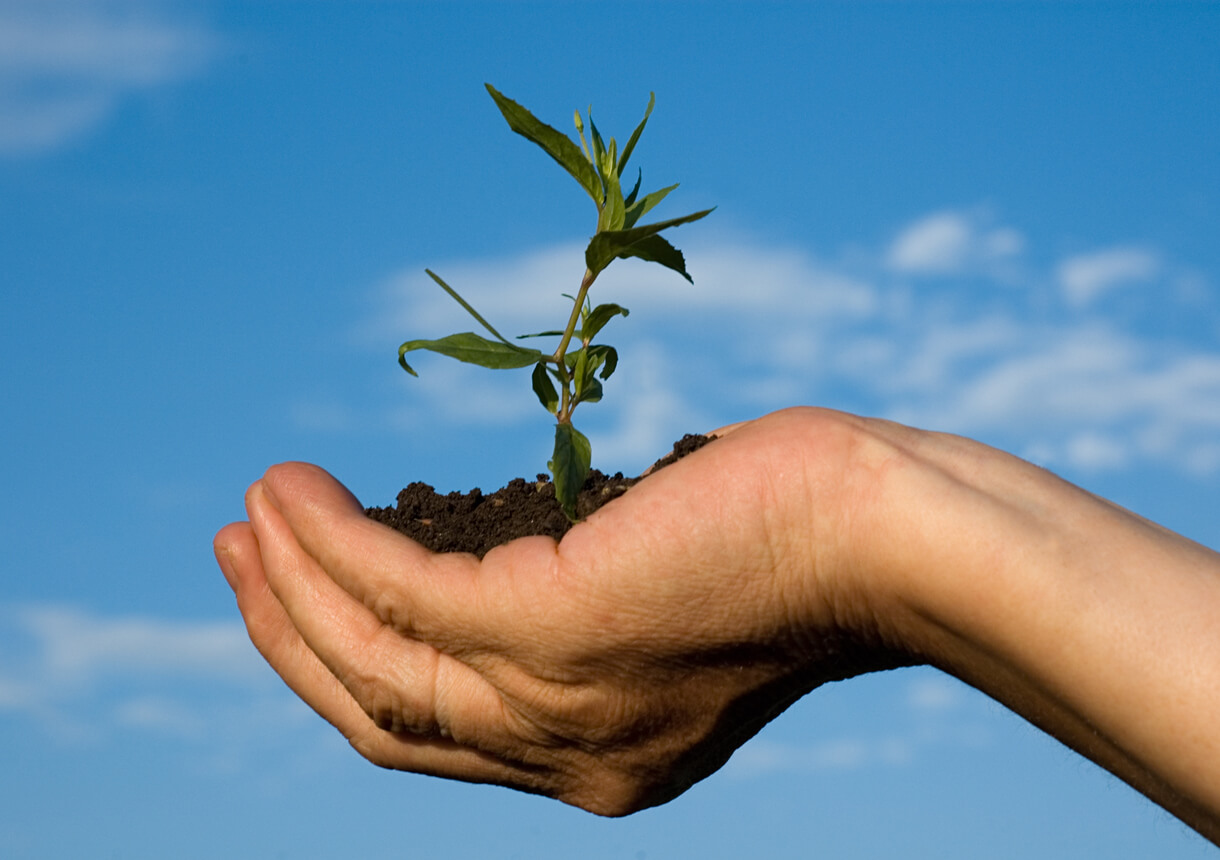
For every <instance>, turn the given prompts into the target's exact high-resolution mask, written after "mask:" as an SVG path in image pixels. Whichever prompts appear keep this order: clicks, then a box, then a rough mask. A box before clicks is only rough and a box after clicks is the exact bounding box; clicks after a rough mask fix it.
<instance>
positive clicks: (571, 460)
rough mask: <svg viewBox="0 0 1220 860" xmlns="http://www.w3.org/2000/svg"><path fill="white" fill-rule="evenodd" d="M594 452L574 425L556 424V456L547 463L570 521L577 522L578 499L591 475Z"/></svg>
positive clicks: (557, 493) (560, 501)
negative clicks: (590, 466) (590, 464)
mask: <svg viewBox="0 0 1220 860" xmlns="http://www.w3.org/2000/svg"><path fill="white" fill-rule="evenodd" d="M592 459H593V449H592V446H591V445H590V444H589V440H588V439H586V438H585V435H584V434H583V433H581V432H580V431H579V430H577V429H576V428H575V427H573V426H572V425H571V424H567V423H564V424H556V425H555V453H554V455H553V456H552V457H551V462H550V463H549V464H548V465H549V466H550V468H551V474H552V475H553V476H554V479H555V498H556V500H558V502H559V506H560V507H561V508H563V512H564V513H565V514H566V515H567V517H568V519H570V520H572V521H573V522H575V521H576V497H577V495H579V493H580V490H581V487H583V486H584V485H585V478H586V477H587V476H588V474H589V463H590V462H591V461H592Z"/></svg>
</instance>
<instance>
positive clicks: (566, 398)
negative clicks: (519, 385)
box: [551, 269, 597, 424]
mask: <svg viewBox="0 0 1220 860" xmlns="http://www.w3.org/2000/svg"><path fill="white" fill-rule="evenodd" d="M595 280H597V274H596V273H595V272H593V271H591V270H589V269H585V276H584V277H583V278H582V279H581V281H580V290H579V291H578V292H577V293H576V299H575V301H574V302H573V303H572V315H571V316H570V317H569V318H568V326H567V328H565V329H564V330H563V338H562V339H561V340H560V341H559V347H558V348H557V349H556V350H555V354H554V355H553V356H551V361H553V362H555V365H556V366H557V368H558V370H559V376H560V378H561V379H562V380H563V392H562V402H561V403H560V406H559V412H558V413H557V415H556V418H557V419H558V420H559V423H560V424H565V423H571V421H572V410H573V409H575V408H576V407H575V405H574V404H573V405H572V406H569V405H568V404H569V403H570V402H571V399H572V378H571V377H570V376H569V375H568V365H567V362H566V361H565V360H564V359H565V356H566V355H567V352H568V346H569V344H571V343H572V336H573V335H574V334H575V333H576V323H577V322H578V321H579V320H580V309H581V308H583V307H584V306H585V296H587V295H588V294H589V287H591V286H593V282H594V281H595Z"/></svg>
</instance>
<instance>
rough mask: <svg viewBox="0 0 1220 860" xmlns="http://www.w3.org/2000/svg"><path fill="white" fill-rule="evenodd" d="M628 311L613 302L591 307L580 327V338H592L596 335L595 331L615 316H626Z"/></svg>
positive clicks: (599, 329)
mask: <svg viewBox="0 0 1220 860" xmlns="http://www.w3.org/2000/svg"><path fill="white" fill-rule="evenodd" d="M629 313H630V311H628V310H627V309H626V308H625V307H623V306H622V305H616V304H613V303H610V304H604V305H598V306H597V307H595V308H594V309H593V311H592V312H591V313H590V314H589V316H588V317H587V318H586V319H585V320H584V323H583V324H582V325H581V327H580V339H581V340H592V339H593V338H595V337H597V333H598V332H599V331H601V330H602V328H603V327H604V326H605V325H606V323H608V322H610V320H612V319H614V317H616V316H627V315H628V314H629Z"/></svg>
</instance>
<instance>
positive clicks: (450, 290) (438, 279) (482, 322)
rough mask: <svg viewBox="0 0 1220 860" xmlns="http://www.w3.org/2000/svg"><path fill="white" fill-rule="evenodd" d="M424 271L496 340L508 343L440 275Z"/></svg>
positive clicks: (428, 270) (429, 270) (427, 270)
mask: <svg viewBox="0 0 1220 860" xmlns="http://www.w3.org/2000/svg"><path fill="white" fill-rule="evenodd" d="M424 271H425V272H427V273H428V276H429V277H431V278H432V280H434V281H436V282H437V283H438V284H440V286H441V289H443V290H444V291H445V292H447V293H448V294H449V295H450V296H452V297H453V300H454V301H455V302H457V303H458V304H459V305H461V306H462V307H463V308H465V309H466V313H468V314H470V315H471V316H472V317H474V318H475V319H476V320H478V321H479V324H480V325H482V326H483V328H485V329H487V330H488V331H489V332H491V333H492V334H493V335H495V336H496V339H497V340H499V341H500V342H501V343H508V341H507V340H505V338H504V336H503V335H502V334H500V333H499V332H498V331H496V330H495V329H494V328H493V327H492V325H491V323H489V322H488V321H487V320H485V319H483V317H481V316H479V312H478V311H476V310H475V309H474V308H472V307H471V306H470V304H469V303H468V302H467V301H466V300H465V299H464V298H462V297H461V296H459V295H458V292H457V290H455V289H454V288H453V287H451V286H449V285H448V284H446V283H445V282H444V281H442V280H441V277H440V275H438V274H436V272H434V271H432V270H431V269H424ZM509 346H512V344H509Z"/></svg>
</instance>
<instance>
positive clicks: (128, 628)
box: [0, 604, 296, 742]
mask: <svg viewBox="0 0 1220 860" xmlns="http://www.w3.org/2000/svg"><path fill="white" fill-rule="evenodd" d="M0 643H4V645H5V647H4V649H3V651H0V654H2V655H3V657H0V714H4V713H7V714H9V715H14V716H23V717H26V718H29V719H32V720H33V721H34V722H35V723H36V724H37V725H38V726H39V727H40V729H41V730H42V731H44V732H46V733H47V734H49V735H50V736H52V737H55V738H57V739H59V740H61V741H68V742H76V741H81V740H85V739H89V738H96V737H98V736H100V735H104V734H106V733H108V732H110V731H114V730H125V731H135V732H138V733H140V734H154V735H170V736H174V737H177V738H180V739H185V740H194V741H200V740H206V739H207V737H209V736H210V735H211V734H213V733H228V734H229V735H235V734H236V735H240V734H241V733H242V732H243V731H244V729H242V728H241V726H243V725H248V726H254V725H255V724H260V725H261V723H260V722H259V719H258V718H256V717H255V716H254V714H253V713H252V712H253V711H254V710H265V709H266V708H267V707H271V709H272V710H273V711H276V712H278V711H280V710H283V701H282V700H286V699H288V698H289V696H288V694H287V691H285V690H284V689H283V687H282V686H281V685H280V684H279V683H278V682H277V681H276V680H275V679H274V676H273V675H272V674H271V672H270V670H269V669H268V668H267V666H266V664H265V663H264V662H263V661H262V658H261V657H259V655H258V653H257V652H256V651H255V650H254V647H253V646H252V645H251V644H250V641H249V639H248V638H247V636H246V632H245V628H244V627H243V626H242V625H241V623H240V622H227V621H226V622H207V621H202V622H201V621H175V620H170V619H159V618H149V617H133V616H127V617H111V616H106V615H101V614H98V613H96V612H91V611H89V610H86V609H82V608H80V607H76V606H69V605H59V604H54V605H36V606H10V607H5V608H4V609H3V610H2V611H0ZM295 707H296V706H295V705H294V706H293V708H295Z"/></svg>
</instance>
